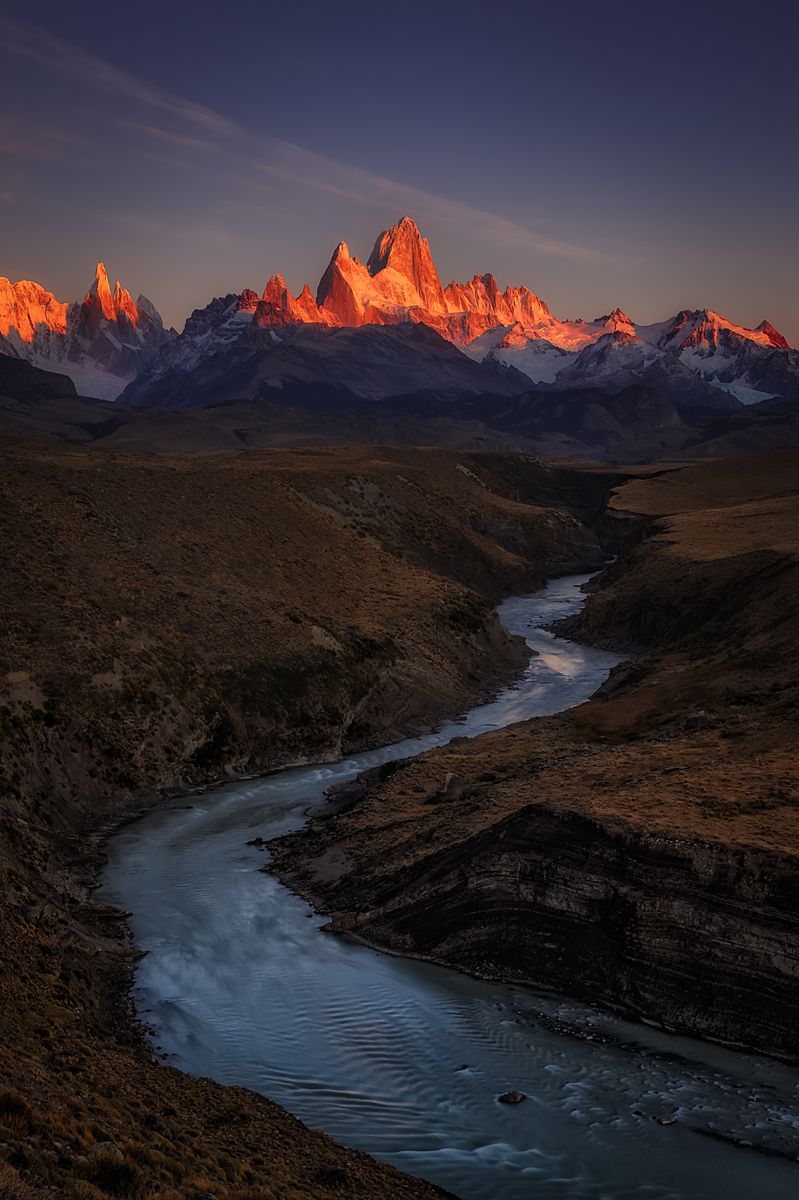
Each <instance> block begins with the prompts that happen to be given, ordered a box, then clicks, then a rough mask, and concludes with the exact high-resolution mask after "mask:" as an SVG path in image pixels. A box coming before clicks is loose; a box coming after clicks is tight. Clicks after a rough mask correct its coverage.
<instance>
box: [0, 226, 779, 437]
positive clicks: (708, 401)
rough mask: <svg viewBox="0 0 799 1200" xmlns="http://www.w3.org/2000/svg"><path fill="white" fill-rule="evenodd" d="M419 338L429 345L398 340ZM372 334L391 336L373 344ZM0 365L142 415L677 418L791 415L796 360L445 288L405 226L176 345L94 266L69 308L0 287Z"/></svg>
mask: <svg viewBox="0 0 799 1200" xmlns="http://www.w3.org/2000/svg"><path fill="white" fill-rule="evenodd" d="M420 326H421V327H425V329H426V332H427V333H430V335H431V336H424V335H422V334H421V332H420V333H419V335H418V336H414V334H413V329H414V328H418V327H420ZM386 327H397V331H396V335H395V336H392V337H389V336H388V335H387V334H384V335H379V334H378V332H377V331H378V330H379V329H381V328H383V329H386ZM398 327H402V329H403V331H404V332H400V329H399V328H398ZM356 333H358V334H362V336H358V337H354V336H352V335H354V334H356ZM433 335H437V336H433ZM431 338H432V340H431ZM0 351H5V352H6V353H9V354H13V355H17V356H18V357H22V358H27V359H28V360H29V361H31V362H33V363H34V364H35V365H37V366H40V367H45V368H49V369H57V370H63V371H64V372H65V373H67V374H69V375H70V376H71V378H72V379H73V381H74V382H75V384H76V386H77V388H78V390H79V391H81V392H83V393H85V394H87V395H93V396H102V397H107V398H113V397H115V396H116V395H117V394H118V393H119V392H120V390H121V387H122V385H123V384H124V383H125V382H130V381H133V384H132V387H131V389H130V392H129V393H128V394H127V396H126V399H128V400H129V401H130V402H131V403H134V404H136V405H137V406H144V407H175V406H176V405H178V406H180V407H186V406H191V405H196V404H198V403H208V402H210V401H209V399H208V398H209V397H211V398H212V400H213V402H216V401H218V400H227V399H236V400H238V399H258V398H259V396H260V394H261V391H262V390H263V388H264V387H266V388H268V389H271V390H275V389H278V390H283V391H284V394H287V393H286V391H285V389H286V385H287V383H288V384H293V383H295V382H297V381H299V382H300V383H301V384H302V385H303V387H305V388H306V389H307V388H308V387H317V386H318V387H322V388H324V387H334V388H335V387H346V388H347V389H349V390H350V392H352V393H353V394H354V395H356V396H360V397H362V398H365V399H370V400H374V399H381V398H384V397H386V396H393V395H402V394H405V393H406V392H408V391H413V392H418V391H428V392H432V393H435V394H436V395H437V396H439V397H441V396H442V395H446V396H447V397H453V396H455V395H458V394H460V395H463V394H467V395H473V394H475V392H483V393H487V394H492V395H493V394H502V395H508V394H512V395H518V394H520V393H522V392H524V391H526V390H529V389H530V388H531V387H537V388H538V389H542V390H544V391H547V392H551V391H558V392H563V391H569V392H574V391H579V390H581V389H591V390H593V391H597V390H598V391H600V392H602V393H605V394H607V395H615V394H617V393H619V392H621V391H623V390H624V389H627V388H630V387H637V388H640V387H644V388H648V389H650V390H652V391H655V392H657V393H658V395H660V396H665V397H667V398H668V399H669V401H670V402H671V403H673V404H675V405H677V407H678V408H679V409H680V410H681V411H683V410H685V409H690V410H692V411H697V410H701V411H702V412H703V413H705V414H708V413H710V414H712V413H730V412H734V411H735V410H737V409H738V408H739V407H740V405H741V404H745V405H751V404H758V403H769V404H772V405H773V404H777V405H782V404H783V403H784V402H788V403H789V404H790V405H791V406H793V407H799V352H797V351H796V350H793V349H791V348H790V347H789V345H788V343H787V341H786V340H785V338H784V337H783V336H782V334H780V333H779V332H778V331H777V330H776V329H775V328H774V327H773V326H772V325H771V324H770V323H769V322H768V321H762V322H761V323H760V324H759V325H758V326H757V327H756V328H755V329H749V328H746V327H744V326H742V325H739V324H736V323H734V322H733V321H730V320H727V319H726V318H725V317H723V316H721V315H720V314H719V313H717V312H714V311H713V310H712V309H698V310H689V309H685V310H683V311H682V312H680V313H678V314H677V315H676V316H674V317H671V318H669V319H667V320H665V321H662V322H658V323H655V324H651V325H643V324H640V323H638V322H636V321H635V320H634V319H633V318H632V317H631V316H629V315H628V314H627V313H626V312H624V311H623V310H622V309H621V308H618V307H616V308H613V309H612V311H610V312H609V313H607V314H606V315H603V316H599V317H595V318H594V319H593V320H589V321H586V320H561V319H560V318H559V317H557V316H556V315H555V314H554V313H553V312H552V311H551V309H550V308H549V307H548V305H547V304H546V303H545V302H544V301H543V300H542V299H541V298H540V297H539V296H537V295H536V294H535V292H533V291H531V290H530V288H528V287H526V286H524V285H520V286H514V287H506V288H505V289H504V290H502V289H500V287H499V285H498V283H497V281H496V279H495V277H494V276H493V275H491V274H488V273H487V274H483V275H475V276H474V277H473V278H472V279H471V280H469V281H468V282H465V283H457V282H452V283H449V284H448V285H447V286H446V287H445V286H444V285H443V284H442V281H441V278H440V277H439V274H438V271H437V270H436V266H435V263H434V261H433V256H432V253H431V251H430V246H429V244H428V241H427V239H426V238H425V237H423V236H422V234H421V232H420V231H419V228H418V226H417V225H416V223H415V221H414V220H413V219H412V218H411V217H408V216H406V217H403V218H402V220H400V221H399V222H398V223H397V224H396V225H394V226H392V227H391V228H389V229H386V230H384V231H383V232H382V233H381V234H380V235H379V236H378V238H377V240H376V242H375V244H374V247H373V249H372V252H371V254H370V255H369V257H368V259H367V260H366V261H365V262H363V261H361V259H359V258H358V257H357V256H356V255H354V254H352V253H351V251H350V248H349V246H348V245H347V243H346V242H340V243H339V244H338V246H337V247H336V249H335V251H334V252H333V255H332V257H331V259H330V261H329V263H328V265H327V268H326V269H325V271H324V273H323V275H322V277H321V280H320V282H319V286H318V288H317V289H316V294H315V295H314V293H313V292H312V290H311V288H310V287H309V286H308V285H307V284H306V285H305V286H304V287H303V288H302V290H301V291H300V293H299V295H296V296H295V295H294V294H292V292H291V291H290V289H289V287H288V285H287V283H286V281H285V279H284V278H283V277H282V276H281V275H277V274H275V275H272V277H271V278H270V279H269V281H268V282H267V284H266V286H265V287H264V289H263V291H262V292H261V293H260V294H259V293H258V292H256V291H255V290H253V289H251V288H245V289H244V290H243V291H242V292H240V293H232V294H230V295H229V296H226V297H217V298H216V299H214V300H212V301H211V303H210V304H208V305H207V306H206V307H205V308H199V309H196V310H195V312H193V313H192V314H191V316H190V317H189V318H188V319H187V321H186V324H185V327H184V329H183V332H182V334H181V335H180V336H179V337H177V336H176V335H173V334H172V332H171V331H169V332H165V331H164V328H163V324H162V322H161V318H160V317H159V315H158V313H157V312H156V310H155V309H154V308H153V306H152V305H151V304H150V302H149V301H148V300H146V299H145V298H144V297H142V296H139V297H138V299H136V300H135V301H134V300H133V298H132V296H131V294H130V293H129V292H128V291H126V290H125V289H124V288H123V287H122V286H121V284H119V283H117V284H116V287H115V288H114V290H113V291H112V290H111V288H110V285H109V282H108V277H107V275H106V272H105V268H104V266H103V265H102V263H100V264H98V268H97V275H96V278H95V282H94V284H93V285H92V287H91V288H90V289H89V291H88V293H87V294H86V296H85V297H84V299H83V301H82V302H81V303H80V304H73V305H68V304H64V303H63V302H61V301H59V300H57V299H56V297H55V296H54V295H53V294H52V293H51V292H48V291H47V290H46V289H45V288H43V287H41V286H40V285H39V284H36V283H32V282H30V281H22V282H20V283H17V284H13V283H11V282H10V281H9V280H7V279H0ZM381 364H382V366H381ZM245 365H246V369H245ZM383 368H384V369H383ZM381 372H382V373H381Z"/></svg>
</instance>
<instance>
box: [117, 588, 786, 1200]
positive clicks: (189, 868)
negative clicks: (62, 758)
mask: <svg viewBox="0 0 799 1200" xmlns="http://www.w3.org/2000/svg"><path fill="white" fill-rule="evenodd" d="M584 582H585V577H576V576H571V577H568V578H564V579H559V580H555V581H554V582H552V583H550V584H549V586H548V587H547V588H545V589H544V590H543V591H542V592H540V593H538V594H537V595H535V596H532V597H523V598H513V599H510V600H506V601H505V602H504V603H503V604H502V605H501V606H500V609H499V612H500V615H501V618H502V620H503V621H504V623H505V625H506V626H507V627H508V628H509V629H511V630H512V631H513V632H515V633H520V634H523V635H524V636H525V637H526V638H527V639H528V641H529V643H530V645H531V647H532V648H533V649H534V650H536V651H537V652H538V656H537V657H534V658H533V659H532V660H531V662H530V665H529V667H528V669H527V671H526V673H525V675H524V677H523V678H522V679H521V680H520V681H518V682H517V683H516V684H514V685H513V686H512V687H510V688H508V689H506V690H505V691H504V692H502V694H501V695H500V696H499V697H498V698H497V699H496V700H495V701H494V702H492V703H490V704H485V705H481V706H480V707H478V708H475V709H473V710H472V711H471V712H470V713H469V714H468V715H467V716H466V717H464V718H463V719H462V720H460V721H453V722H451V723H448V724H446V725H444V726H442V727H441V728H440V729H439V730H437V731H436V732H435V733H431V734H429V735H426V736H424V737H419V738H413V739H409V740H407V741H404V742H400V743H398V744H396V745H393V746H388V747H385V748H383V749H380V750H377V751H374V752H372V753H367V754H359V755H357V756H355V757H353V758H350V759H347V760H346V761H343V762H337V763H333V764H329V765H324V766H304V767H298V768H293V769H288V770H284V771H280V772H277V773H275V774H273V775H270V776H268V777H266V778H264V779H261V780H258V781H254V782H246V783H236V784H232V785H229V786H226V787H222V788H219V789H218V790H216V791H214V792H212V793H208V794H206V795H203V796H200V797H199V798H194V800H193V803H191V804H186V803H183V804H178V805H176V806H175V807H173V808H168V809H160V810H158V811H155V812H152V813H150V814H149V815H148V816H146V817H144V818H143V819H141V820H140V821H138V822H136V823H135V824H133V825H129V826H127V827H126V828H125V829H124V830H123V831H121V832H120V833H119V834H118V835H116V837H115V838H114V839H113V840H112V842H111V845H110V858H109V863H108V867H107V869H106V873H105V877H104V883H103V887H102V889H101V898H102V899H103V900H104V901H105V902H109V903H116V904H119V905H121V906H123V907H125V908H127V909H129V910H131V912H132V914H133V916H132V917H131V921H130V923H131V926H132V929H133V933H134V936H135V940H136V943H137V945H138V946H139V947H141V948H142V949H144V950H146V951H148V953H147V954H146V956H145V957H144V958H142V960H141V962H140V964H139V967H138V971H137V976H136V986H135V998H136V1001H137V1005H138V1010H139V1012H140V1014H141V1016H142V1018H143V1020H144V1021H145V1022H147V1023H148V1024H149V1025H150V1026H151V1028H152V1031H153V1033H152V1037H153V1041H154V1044H155V1045H156V1047H157V1049H158V1050H159V1052H160V1053H161V1054H162V1055H163V1056H164V1058H165V1059H167V1060H168V1061H170V1062H171V1063H173V1064H174V1065H176V1066H178V1067H180V1068H181V1069H182V1070H184V1071H188V1072H190V1073H192V1074H197V1075H209V1076H212V1077H213V1078H215V1079H218V1080H220V1081H221V1082H223V1083H231V1084H232V1083H235V1084H241V1085H244V1086H246V1087H249V1088H253V1089H254V1090H255V1091H258V1092H262V1093H263V1094H264V1095H267V1096H270V1097H272V1098H273V1099H274V1100H277V1101H278V1102H279V1103H280V1104H282V1105H283V1106H284V1107H285V1108H287V1109H289V1110H290V1111H291V1112H293V1113H295V1114H296V1115H297V1116H299V1117H301V1118H302V1120H303V1121H305V1122H306V1124H308V1125H310V1126H313V1127H315V1128H318V1129H324V1130H326V1131H327V1132H329V1133H330V1134H332V1135H333V1136H334V1137H335V1138H337V1139H338V1140H339V1141H341V1142H344V1143H346V1144H348V1145H350V1146H354V1147H357V1148H359V1149H361V1150H366V1151H368V1152H369V1153H370V1154H373V1155H376V1156H377V1157H378V1158H382V1159H385V1160H387V1161H388V1162H391V1163H393V1164H394V1165H395V1166H397V1167H399V1168H400V1169H401V1170H403V1171H405V1172H408V1173H410V1174H412V1175H418V1176H422V1177H424V1178H426V1179H429V1180H432V1181H433V1182H435V1183H438V1184H440V1185H441V1186H443V1187H445V1188H448V1189H449V1190H451V1191H452V1192H455V1193H456V1194H457V1195H458V1196H460V1197H462V1198H463V1200H555V1198H557V1200H564V1198H566V1197H568V1198H570V1200H572V1198H586V1200H589V1198H590V1200H626V1198H628V1197H629V1198H633V1197H634V1198H636V1200H644V1198H646V1200H752V1197H763V1198H764V1200H766V1198H768V1200H783V1198H784V1200H788V1198H789V1197H790V1198H791V1200H795V1197H796V1196H797V1195H799V1166H797V1165H796V1163H795V1162H791V1161H789V1159H788V1158H787V1157H786V1156H785V1155H786V1153H788V1154H790V1153H792V1154H793V1155H794V1156H795V1155H797V1154H799V1071H797V1070H794V1069H792V1068H789V1067H786V1066H783V1065H780V1064H778V1063H776V1062H773V1061H771V1060H768V1059H763V1058H759V1057H757V1056H755V1055H748V1054H740V1053H733V1052H730V1051H727V1050H724V1049H721V1048H719V1047H718V1046H714V1045H710V1044H707V1043H704V1042H700V1041H694V1040H690V1039H686V1038H679V1037H675V1036H671V1035H668V1034H665V1033H662V1032H660V1031H657V1030H654V1029H650V1028H648V1027H646V1026H643V1025H634V1024H630V1023H627V1022H625V1021H622V1020H620V1019H618V1018H616V1017H613V1016H610V1015H608V1014H607V1013H604V1012H602V1011H598V1010H592V1009H590V1008H587V1007H586V1006H584V1005H580V1004H577V1003H574V1002H571V1001H568V1000H565V999H563V998H562V997H558V996H555V995H551V994H539V993H538V992H534V991H532V990H529V989H526V988H521V987H509V986H503V985H498V984H492V983H486V982H481V981H478V980H474V979H470V978H468V977H467V976H465V975H461V974H459V973H457V972H455V971H451V970H447V969H444V968H441V967H436V966H432V965H430V964H426V963H419V962H413V961H409V960H404V959H399V958H394V957H390V956H388V955H383V954H380V953H377V952H376V951H373V950H370V949H368V948H366V947H363V946H359V945H356V944H351V943H349V942H347V941H344V940H341V939H339V938H335V937H332V936H329V935H326V934H323V933H321V932H320V926H321V925H322V924H323V923H324V918H323V917H320V916H317V915H315V914H314V913H313V911H312V910H311V909H310V908H309V907H308V905H307V904H305V903H304V902H303V901H302V900H300V899H299V898H298V897H297V896H295V895H293V894H292V893H291V892H290V891H288V889H286V888H285V887H283V886H282V885H281V884H280V883H278V881H277V880H276V879H274V878H273V877H272V876H271V875H269V874H265V873H264V872H261V871H259V869H258V868H259V867H261V866H262V865H263V862H264V856H263V853H262V852H259V851H258V850H257V849H256V848H254V847H250V846H248V845H247V842H248V841H249V840H250V839H252V838H253V837H255V836H261V837H265V838H270V837H274V836H275V835H277V834H280V833H283V832H285V831H288V830H290V829H296V828H297V827H298V826H300V825H301V824H302V822H303V820H304V814H305V811H306V810H307V808H308V807H309V806H310V805H313V804H316V803H318V802H319V801H320V800H321V798H322V792H323V789H324V788H325V787H327V786H328V785H330V784H332V783H337V782H342V781H343V780H346V779H349V778H351V777H353V776H355V775H356V774H357V773H358V772H360V771H362V770H364V769H365V768H366V767H370V766H374V765H375V764H377V763H381V762H385V761H387V760H389V759H393V758H398V757H406V756H408V755H412V754H418V753H420V752H421V751H423V750H426V749H428V748H429V747H431V746H436V745H441V744H443V743H445V742H447V741H449V740H450V739H451V738H453V737H462V736H469V737H471V736H475V735H477V734H479V733H482V732H483V731H485V730H488V729H495V728H498V727H499V726H503V725H508V724H510V723H512V722H514V721H520V720H524V719H526V718H527V717H530V716H535V715H543V714H546V713H552V712H557V711H560V710H562V709H565V708H568V707H570V706H572V705H575V704H578V703H580V702H581V701H582V700H584V699H585V698H587V697H588V696H590V695H591V693H592V692H593V691H595V689H596V688H597V687H598V686H599V684H600V683H601V682H602V680H603V679H604V678H605V677H606V675H607V673H608V671H609V670H610V668H611V667H612V666H613V665H614V663H616V662H617V661H618V659H617V658H616V657H615V656H613V655H611V654H608V653H604V652H602V651H598V650H593V649H590V648H588V647H585V646H580V645H577V644H575V643H572V642H568V641H565V640H564V639H561V638H556V637H554V636H553V635H552V634H551V633H548V632H547V631H546V630H545V629H543V628H542V626H544V625H546V624H548V623H549V622H551V621H552V620H554V619H555V618H557V617H560V616H564V615H566V614H569V613H573V612H575V611H576V610H577V609H578V608H579V607H580V605H581V603H582V599H583V597H582V592H581V585H582V584H583V583H584ZM509 1089H519V1090H521V1091H522V1092H524V1093H525V1094H526V1096H527V1099H526V1100H525V1101H524V1102H523V1103H521V1104H519V1105H517V1106H513V1107H511V1106H507V1105H502V1104H500V1103H498V1101H497V1096H498V1095H499V1094H501V1093H502V1092H504V1091H506V1090H509ZM741 1143H743V1145H742V1144H741Z"/></svg>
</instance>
